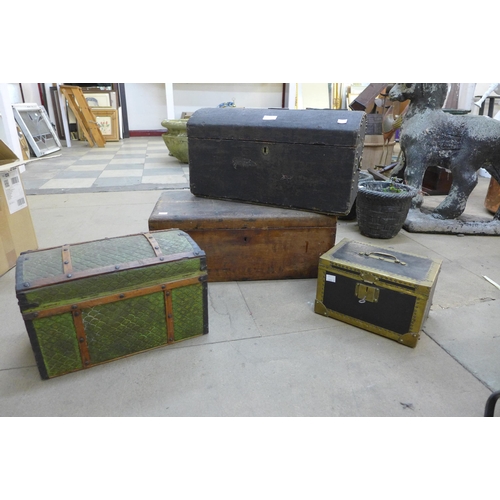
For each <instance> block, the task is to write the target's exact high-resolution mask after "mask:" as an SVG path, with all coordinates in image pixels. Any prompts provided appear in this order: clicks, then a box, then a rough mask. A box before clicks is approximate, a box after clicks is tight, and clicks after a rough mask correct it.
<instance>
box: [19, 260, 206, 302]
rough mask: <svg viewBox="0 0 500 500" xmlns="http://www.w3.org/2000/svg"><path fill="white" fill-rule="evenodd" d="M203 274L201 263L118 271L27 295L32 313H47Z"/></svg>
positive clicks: (40, 289) (38, 290) (191, 261)
mask: <svg viewBox="0 0 500 500" xmlns="http://www.w3.org/2000/svg"><path fill="white" fill-rule="evenodd" d="M199 270H200V260H199V259H185V260H182V261H178V262H169V263H164V264H158V265H155V266H149V267H143V268H137V269H128V270H125V271H116V272H113V273H110V274H101V275H97V276H90V277H88V278H84V279H79V280H74V281H68V282H66V283H58V284H56V285H50V286H46V287H43V288H38V289H33V290H29V291H27V292H26V298H27V300H28V302H29V303H30V304H38V306H34V307H30V308H29V309H27V310H29V311H36V310H40V309H47V308H50V307H54V306H55V305H64V304H70V303H72V302H78V301H81V300H85V299H91V298H92V299H93V298H98V297H105V296H107V295H112V294H113V293H118V292H126V291H127V290H136V289H138V288H144V287H147V286H150V285H154V284H157V283H162V282H169V281H173V280H176V279H182V278H183V277H186V276H187V277H189V276H191V275H192V274H193V273H197V272H199Z"/></svg>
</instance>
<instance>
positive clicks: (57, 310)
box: [23, 274, 207, 320]
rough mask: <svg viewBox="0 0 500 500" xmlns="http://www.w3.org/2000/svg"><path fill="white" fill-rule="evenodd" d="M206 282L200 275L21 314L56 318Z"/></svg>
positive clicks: (29, 318) (32, 316) (30, 317)
mask: <svg viewBox="0 0 500 500" xmlns="http://www.w3.org/2000/svg"><path fill="white" fill-rule="evenodd" d="M206 280H207V275H206V274H201V275H198V276H194V277H192V278H185V279H180V280H176V281H172V282H170V283H162V284H158V285H153V286H148V287H144V288H139V289H136V290H131V291H127V292H121V293H114V294H112V295H107V296H106V297H99V298H97V299H89V300H84V301H81V302H75V303H73V304H68V305H64V306H57V307H53V308H50V309H44V310H43V311H34V312H26V313H24V314H23V318H24V319H25V320H34V319H39V318H47V317H49V316H56V315H58V314H63V313H67V312H72V311H75V310H80V311H81V310H82V309H88V308H90V307H95V306H99V305H103V304H109V303H111V302H118V301H120V300H124V299H132V298H134V297H142V296H143V295H149V294H151V293H155V292H165V291H170V290H173V289H175V288H180V287H183V286H188V285H194V284H196V283H200V282H203V281H206Z"/></svg>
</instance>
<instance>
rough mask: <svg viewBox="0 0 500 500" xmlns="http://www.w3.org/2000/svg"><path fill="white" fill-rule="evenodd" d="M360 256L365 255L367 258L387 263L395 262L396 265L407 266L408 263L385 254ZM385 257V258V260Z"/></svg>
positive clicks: (367, 253)
mask: <svg viewBox="0 0 500 500" xmlns="http://www.w3.org/2000/svg"><path fill="white" fill-rule="evenodd" d="M359 255H364V256H366V257H372V258H373V259H379V260H385V261H386V262H393V263H394V264H401V265H402V266H406V262H403V261H402V260H399V259H398V258H397V257H396V256H395V255H392V254H390V253H384V252H360V254H359ZM384 257H385V258H384Z"/></svg>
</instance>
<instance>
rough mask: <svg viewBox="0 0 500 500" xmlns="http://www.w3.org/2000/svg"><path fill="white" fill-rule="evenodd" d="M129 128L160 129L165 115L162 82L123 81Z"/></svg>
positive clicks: (165, 105) (164, 97) (165, 103)
mask: <svg viewBox="0 0 500 500" xmlns="http://www.w3.org/2000/svg"><path fill="white" fill-rule="evenodd" d="M125 98H126V100H127V116H128V127H129V130H160V129H161V128H162V126H161V122H162V120H164V119H165V118H166V117H167V102H166V96H165V84H164V83H125Z"/></svg>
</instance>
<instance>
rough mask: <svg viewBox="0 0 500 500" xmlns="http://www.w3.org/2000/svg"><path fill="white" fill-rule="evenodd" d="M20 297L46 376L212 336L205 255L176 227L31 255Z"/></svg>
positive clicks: (23, 263) (19, 277) (20, 265)
mask: <svg viewBox="0 0 500 500" xmlns="http://www.w3.org/2000/svg"><path fill="white" fill-rule="evenodd" d="M16 293H17V298H18V301H19V307H20V310H21V313H22V315H23V318H24V321H25V325H26V329H27V331H28V335H29V338H30V341H31V346H32V348H33V352H34V354H35V359H36V362H37V365H38V369H39V371H40V375H41V377H42V378H43V379H47V378H52V377H56V376H58V375H63V374H66V373H69V372H74V371H77V370H82V369H85V368H89V367H91V366H94V365H98V364H101V363H105V362H108V361H112V360H115V359H117V358H121V357H124V356H129V355H131V354H135V353H138V352H142V351H146V350H149V349H153V348H156V347H160V346H163V345H166V344H170V343H173V342H177V341H180V340H183V339H186V338H189V337H193V336H196V335H202V334H205V333H208V312H207V272H206V260H205V253H204V252H203V251H202V250H201V249H200V248H199V247H198V245H196V243H195V242H194V241H193V240H192V239H191V238H190V237H189V235H187V234H186V233H184V232H183V231H180V230H177V229H172V230H168V231H157V232H151V233H144V234H136V235H130V236H124V237H118V238H109V239H104V240H97V241H91V242H86V243H80V244H74V245H64V246H62V247H57V248H49V249H44V250H38V251H33V252H25V253H23V254H21V255H20V256H19V258H18V260H17V267H16Z"/></svg>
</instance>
